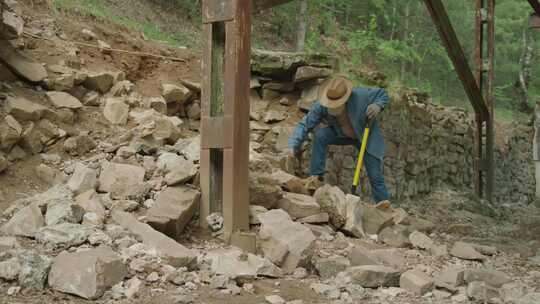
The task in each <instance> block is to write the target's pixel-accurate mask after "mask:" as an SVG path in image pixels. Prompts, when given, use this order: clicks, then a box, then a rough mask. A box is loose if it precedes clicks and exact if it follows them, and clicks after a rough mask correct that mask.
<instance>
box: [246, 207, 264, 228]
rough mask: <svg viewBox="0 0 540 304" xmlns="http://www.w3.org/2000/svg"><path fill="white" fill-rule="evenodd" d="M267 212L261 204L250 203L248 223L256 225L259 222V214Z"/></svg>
mask: <svg viewBox="0 0 540 304" xmlns="http://www.w3.org/2000/svg"><path fill="white" fill-rule="evenodd" d="M266 212H268V209H266V208H264V207H263V206H257V205H250V206H249V223H250V224H251V225H258V224H260V223H261V221H260V220H259V215H261V214H264V213H266Z"/></svg>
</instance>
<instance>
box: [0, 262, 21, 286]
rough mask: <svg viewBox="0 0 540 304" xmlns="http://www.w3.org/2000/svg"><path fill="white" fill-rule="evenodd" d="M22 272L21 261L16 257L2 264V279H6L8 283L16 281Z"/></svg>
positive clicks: (0, 264) (0, 277)
mask: <svg viewBox="0 0 540 304" xmlns="http://www.w3.org/2000/svg"><path fill="white" fill-rule="evenodd" d="M20 271H21V264H20V263H19V259H18V258H16V257H13V258H11V259H7V260H5V261H2V262H0V279H4V280H6V281H13V280H16V279H17V278H18V276H19V272H20Z"/></svg>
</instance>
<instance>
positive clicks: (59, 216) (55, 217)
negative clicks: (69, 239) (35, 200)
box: [45, 201, 84, 226]
mask: <svg viewBox="0 0 540 304" xmlns="http://www.w3.org/2000/svg"><path fill="white" fill-rule="evenodd" d="M83 215H84V209H83V208H82V207H81V206H79V205H76V204H74V202H73V201H57V202H54V203H51V204H49V205H48V206H47V213H46V214H45V223H46V224H47V226H51V225H56V224H61V223H73V224H78V223H80V222H81V221H82V217H83Z"/></svg>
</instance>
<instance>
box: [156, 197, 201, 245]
mask: <svg viewBox="0 0 540 304" xmlns="http://www.w3.org/2000/svg"><path fill="white" fill-rule="evenodd" d="M199 200H200V192H199V191H197V190H194V189H191V188H188V187H168V188H166V189H165V190H163V191H161V192H160V193H159V194H158V195H157V197H156V204H155V205H154V206H153V207H152V208H150V209H149V210H148V212H147V214H146V216H147V223H148V224H149V225H150V226H152V227H153V228H154V229H156V230H157V231H160V232H162V233H164V234H166V235H167V236H169V237H170V238H173V239H176V240H178V239H180V238H181V237H182V232H183V231H184V228H185V227H186V225H187V224H189V222H190V221H191V220H192V218H193V216H195V213H196V212H197V210H198V209H199Z"/></svg>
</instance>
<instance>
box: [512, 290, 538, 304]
mask: <svg viewBox="0 0 540 304" xmlns="http://www.w3.org/2000/svg"><path fill="white" fill-rule="evenodd" d="M516 304H540V292H533V293H529V294H527V295H526V296H524V297H522V298H520V299H519V300H517V301H516Z"/></svg>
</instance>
